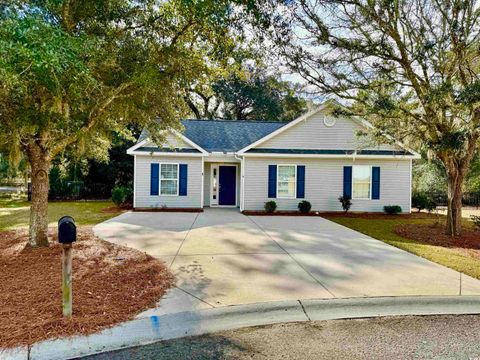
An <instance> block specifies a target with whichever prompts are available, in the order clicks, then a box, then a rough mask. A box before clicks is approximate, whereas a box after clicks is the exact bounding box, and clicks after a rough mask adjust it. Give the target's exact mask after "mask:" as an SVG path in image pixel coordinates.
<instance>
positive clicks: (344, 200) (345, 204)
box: [338, 195, 352, 212]
mask: <svg viewBox="0 0 480 360" xmlns="http://www.w3.org/2000/svg"><path fill="white" fill-rule="evenodd" d="M338 201H340V204H342V209H343V211H345V212H348V210H350V207H351V206H352V199H351V198H350V197H348V196H343V195H342V196H340V197H339V198H338Z"/></svg>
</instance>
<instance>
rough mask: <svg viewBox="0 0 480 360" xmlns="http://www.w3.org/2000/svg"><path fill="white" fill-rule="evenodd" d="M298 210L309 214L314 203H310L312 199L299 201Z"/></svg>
mask: <svg viewBox="0 0 480 360" xmlns="http://www.w3.org/2000/svg"><path fill="white" fill-rule="evenodd" d="M298 210H300V212H301V213H302V214H308V213H309V212H310V210H312V204H310V201H307V200H302V201H300V202H299V203H298Z"/></svg>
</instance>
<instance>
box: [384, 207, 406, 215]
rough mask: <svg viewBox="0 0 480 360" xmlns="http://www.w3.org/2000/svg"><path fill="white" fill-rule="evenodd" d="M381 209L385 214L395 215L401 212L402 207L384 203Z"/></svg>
mask: <svg viewBox="0 0 480 360" xmlns="http://www.w3.org/2000/svg"><path fill="white" fill-rule="evenodd" d="M383 211H384V212H385V214H387V215H397V214H400V213H401V212H402V208H401V206H399V205H385V206H384V207H383Z"/></svg>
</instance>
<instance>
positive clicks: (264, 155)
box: [242, 153, 416, 160]
mask: <svg viewBox="0 0 480 360" xmlns="http://www.w3.org/2000/svg"><path fill="white" fill-rule="evenodd" d="M242 156H245V157H257V158H314V159H315V158H319V159H353V160H356V159H362V160H365V159H376V160H378V159H386V160H389V159H390V160H409V159H416V157H415V156H414V155H356V154H348V155H343V154H338V155H336V154H268V153H262V154H252V153H250V154H249V153H246V154H242Z"/></svg>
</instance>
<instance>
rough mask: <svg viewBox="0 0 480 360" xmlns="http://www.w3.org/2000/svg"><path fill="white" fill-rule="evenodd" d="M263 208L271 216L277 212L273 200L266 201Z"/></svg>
mask: <svg viewBox="0 0 480 360" xmlns="http://www.w3.org/2000/svg"><path fill="white" fill-rule="evenodd" d="M263 207H264V208H265V211H266V212H267V213H269V214H271V213H273V212H275V210H277V203H276V202H275V201H273V200H270V201H267V202H266V203H265V205H264V206H263Z"/></svg>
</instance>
